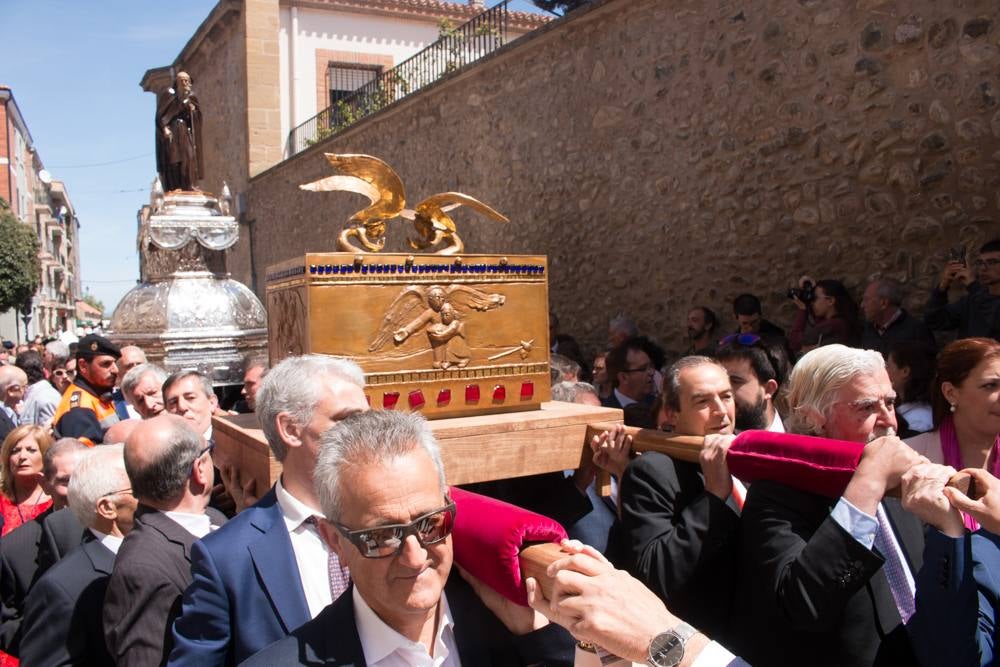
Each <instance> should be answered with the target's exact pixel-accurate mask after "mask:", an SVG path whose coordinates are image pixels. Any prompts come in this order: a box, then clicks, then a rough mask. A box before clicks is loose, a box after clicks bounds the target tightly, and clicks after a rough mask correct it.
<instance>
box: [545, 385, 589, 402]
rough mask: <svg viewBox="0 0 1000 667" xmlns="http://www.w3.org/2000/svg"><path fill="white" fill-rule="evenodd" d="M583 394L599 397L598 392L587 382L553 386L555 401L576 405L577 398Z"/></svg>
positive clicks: (553, 398)
mask: <svg viewBox="0 0 1000 667" xmlns="http://www.w3.org/2000/svg"><path fill="white" fill-rule="evenodd" d="M581 394H593V395H594V396H597V390H596V389H594V386H593V385H590V384H587V383H586V382H557V383H556V384H554V385H552V400H553V401H565V402H566V403H576V399H577V397H579V396H580V395H581ZM598 398H599V397H598Z"/></svg>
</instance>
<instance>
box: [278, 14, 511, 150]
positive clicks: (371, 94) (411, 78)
mask: <svg viewBox="0 0 1000 667" xmlns="http://www.w3.org/2000/svg"><path fill="white" fill-rule="evenodd" d="M509 4H510V0H504V1H503V2H501V3H500V4H498V5H496V6H495V7H492V8H490V9H488V10H486V11H484V12H483V13H482V14H479V15H478V16H476V17H474V18H473V19H471V20H470V21H469V22H467V23H464V24H462V25H460V26H458V27H457V28H450V27H442V29H441V37H440V39H438V40H437V41H436V42H434V43H433V44H431V45H430V46H428V47H426V48H425V49H423V50H422V51H419V52H417V53H416V54H414V55H412V56H410V57H409V58H408V59H406V60H404V61H403V62H401V63H400V64H398V65H396V66H395V67H393V68H392V69H388V70H386V71H384V72H381V73H380V74H378V75H377V76H376V77H375V78H374V79H373V80H372V81H369V82H368V83H366V84H365V85H363V86H361V87H360V88H358V89H357V90H356V91H354V93H353V94H351V95H350V96H348V97H346V98H344V99H342V100H340V101H338V102H337V103H336V104H334V105H332V106H329V107H327V108H326V109H323V110H322V111H320V112H319V113H318V114H316V115H315V116H313V117H312V118H310V119H309V120H307V121H306V122H304V123H302V124H301V125H299V126H297V127H295V128H294V129H293V130H292V131H291V132H290V133H289V135H288V157H291V156H293V155H295V154H296V153H299V152H301V151H303V150H305V149H306V148H308V147H309V146H312V145H313V144H315V143H317V142H319V141H322V140H323V139H326V138H327V137H330V136H332V135H334V134H337V133H338V132H341V131H343V130H345V129H347V128H348V127H350V126H351V125H354V124H355V123H357V122H358V121H360V120H361V119H362V118H365V117H366V116H370V115H371V114H373V113H375V112H377V111H380V110H381V109H384V108H385V107H387V106H389V105H390V104H392V103H393V102H397V101H399V100H401V99H403V98H404V97H406V96H407V95H411V94H413V93H415V92H416V91H418V90H420V89H421V88H423V87H425V86H428V85H430V84H432V83H434V82H435V81H437V80H438V79H440V78H441V77H443V76H445V75H446V74H450V73H451V72H454V71H455V70H457V69H459V68H461V67H463V66H465V65H467V64H469V63H471V62H474V61H476V60H478V59H480V58H482V57H483V56H485V55H488V54H490V53H492V52H493V51H496V50H497V49H499V48H500V47H501V46H503V45H504V44H506V43H507V30H508V27H509V25H510V10H509V9H508V5H509Z"/></svg>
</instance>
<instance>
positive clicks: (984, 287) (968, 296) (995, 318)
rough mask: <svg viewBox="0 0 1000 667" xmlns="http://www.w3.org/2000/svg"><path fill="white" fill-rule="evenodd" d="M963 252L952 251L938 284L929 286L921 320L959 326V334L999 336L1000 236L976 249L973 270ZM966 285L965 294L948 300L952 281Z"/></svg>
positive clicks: (940, 328) (941, 326)
mask: <svg viewBox="0 0 1000 667" xmlns="http://www.w3.org/2000/svg"><path fill="white" fill-rule="evenodd" d="M964 255H965V253H964V252H963V251H962V250H959V251H958V252H956V253H953V255H952V258H951V261H949V262H948V264H947V266H945V267H944V271H943V272H942V274H941V280H940V282H939V283H938V286H937V287H936V288H934V289H933V290H931V296H930V299H928V301H927V310H926V314H925V315H924V322H926V323H927V326H929V327H930V328H931V329H933V330H934V331H950V330H953V329H958V337H959V338H970V337H984V338H993V339H995V340H1000V239H994V240H992V241H989V242H988V243H985V244H984V245H983V246H982V247H981V248H980V249H979V258H978V259H977V260H976V263H975V267H976V273H975V274H974V273H973V272H972V270H970V269H969V266H968V263H967V262H966V260H965V256H964ZM956 284H957V285H959V286H960V287H963V288H965V291H966V293H965V296H963V297H961V298H960V299H959V300H958V301H956V302H955V303H948V290H949V289H950V288H951V287H952V286H953V285H956Z"/></svg>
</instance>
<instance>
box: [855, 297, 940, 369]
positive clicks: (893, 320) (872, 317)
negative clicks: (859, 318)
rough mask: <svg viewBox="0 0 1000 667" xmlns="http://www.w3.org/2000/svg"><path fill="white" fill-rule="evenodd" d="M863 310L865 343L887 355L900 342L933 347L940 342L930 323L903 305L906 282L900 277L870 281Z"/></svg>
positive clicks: (862, 302) (864, 347)
mask: <svg viewBox="0 0 1000 667" xmlns="http://www.w3.org/2000/svg"><path fill="white" fill-rule="evenodd" d="M861 312H863V313H864V316H865V330H864V332H863V333H862V334H861V347H862V348H863V349H865V350H878V351H879V352H881V353H882V356H883V357H884V356H886V355H887V354H888V353H889V350H891V349H892V347H893V346H894V345H897V344H899V343H904V342H914V343H922V344H924V345H926V346H927V347H928V348H929V349H931V350H933V349H934V348H935V347H936V346H937V344H936V343H935V342H934V334H932V333H931V331H930V329H928V328H927V325H926V324H924V323H923V322H922V321H920V320H918V319H917V318H915V317H913V316H912V315H910V314H909V313H908V312H906V310H905V309H904V308H903V286H902V284H901V283H900V282H899V281H898V280H893V279H892V278H879V279H878V280H873V281H872V282H870V283H868V287H867V288H865V294H864V297H863V298H862V299H861Z"/></svg>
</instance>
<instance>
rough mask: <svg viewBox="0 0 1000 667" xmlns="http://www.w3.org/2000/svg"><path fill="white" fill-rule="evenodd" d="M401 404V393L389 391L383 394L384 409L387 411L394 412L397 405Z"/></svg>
mask: <svg viewBox="0 0 1000 667" xmlns="http://www.w3.org/2000/svg"><path fill="white" fill-rule="evenodd" d="M398 402H399V392H398V391H387V392H385V393H384V394H382V407H383V408H384V409H385V410H393V409H395V407H396V403H398Z"/></svg>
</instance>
